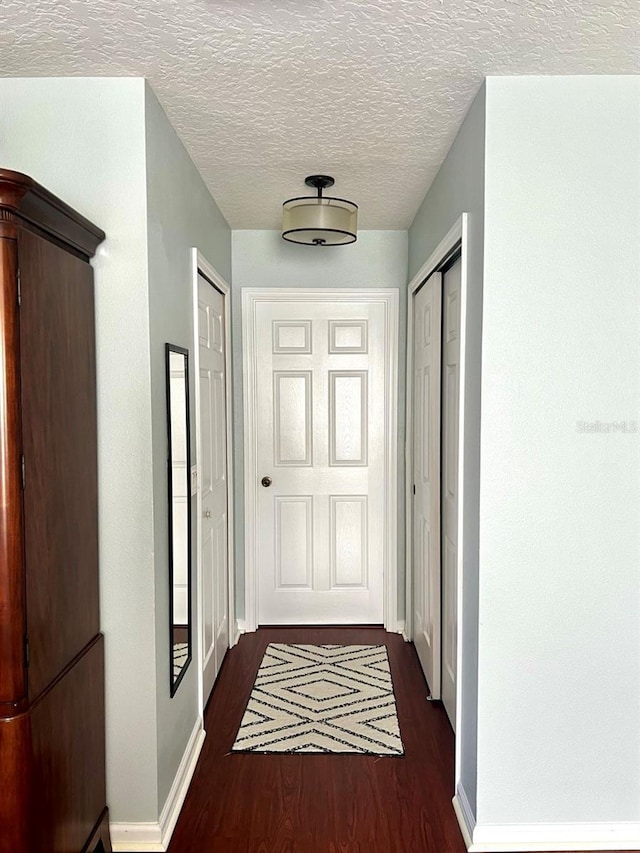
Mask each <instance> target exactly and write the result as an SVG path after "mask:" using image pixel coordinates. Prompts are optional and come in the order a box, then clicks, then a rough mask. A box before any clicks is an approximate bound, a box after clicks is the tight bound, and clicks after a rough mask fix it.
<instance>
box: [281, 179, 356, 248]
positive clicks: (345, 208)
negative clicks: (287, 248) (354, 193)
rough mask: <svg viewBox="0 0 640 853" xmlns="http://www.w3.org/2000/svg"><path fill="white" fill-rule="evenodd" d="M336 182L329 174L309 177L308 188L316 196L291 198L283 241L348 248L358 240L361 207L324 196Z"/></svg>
mask: <svg viewBox="0 0 640 853" xmlns="http://www.w3.org/2000/svg"><path fill="white" fill-rule="evenodd" d="M334 183H335V181H334V180H333V178H331V177H330V176H329V175H309V177H308V178H306V179H305V184H306V185H307V186H308V187H315V188H316V189H317V190H318V195H317V196H302V197H301V198H290V199H287V201H285V203H284V204H283V205H282V238H283V239H284V240H288V241H289V242H290V243H302V245H304V246H345V245H346V244H347V243H355V241H356V240H357V227H358V205H357V204H354V203H353V202H352V201H347V200H346V199H345V198H332V197H331V196H325V195H322V191H323V190H325V189H326V188H327V187H332V186H333V185H334Z"/></svg>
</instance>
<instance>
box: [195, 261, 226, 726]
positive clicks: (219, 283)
mask: <svg viewBox="0 0 640 853" xmlns="http://www.w3.org/2000/svg"><path fill="white" fill-rule="evenodd" d="M191 267H192V305H193V317H192V320H193V345H192V350H193V377H194V389H193V396H194V407H195V413H196V417H195V433H196V453H195V456H196V465H197V472H198V473H197V490H196V513H195V517H196V524H195V530H196V595H197V598H198V603H197V618H198V628H197V632H196V634H197V642H196V660H197V663H198V709H199V714H200V716H201V717H202V718H203V719H204V705H205V703H204V697H203V690H204V683H203V679H202V666H203V663H204V660H203V655H204V649H203V644H202V625H203V616H204V613H203V597H202V589H203V582H202V525H201V523H200V519H201V518H202V490H201V485H200V482H201V480H200V459H201V454H200V445H201V441H202V437H201V435H200V382H199V377H200V345H199V339H198V274H199V273H201V274H202V275H203V277H204V278H206V279H207V280H208V281H210V282H211V283H212V284H213V285H214V286H215V287H216V288H217V289H218V290H219V291H220V293H222V297H223V300H224V336H225V340H224V347H225V349H224V369H225V379H226V383H225V384H226V388H225V397H226V414H227V417H226V433H227V454H226V464H227V564H228V565H227V570H228V571H227V590H228V596H227V597H228V600H227V607H228V610H227V625H228V626H229V648H232V647H233V646H235V644H236V643H237V641H238V625H237V622H236V619H235V586H234V577H235V575H234V571H235V570H234V548H233V545H234V534H233V531H234V524H235V522H234V517H233V507H234V496H233V495H234V492H233V417H232V412H233V374H232V366H231V287H230V286H229V284H228V283H227V282H226V281H225V279H224V278H223V277H222V276H221V275H220V273H219V272H218V271H217V270H216V269H215V267H213V266H212V265H211V264H210V263H209V262H208V261H207V259H206V258H205V257H204V255H202V254H201V253H200V252H199V251H198V249H197V248H195V247H194V248H192V249H191ZM192 535H193V534H192Z"/></svg>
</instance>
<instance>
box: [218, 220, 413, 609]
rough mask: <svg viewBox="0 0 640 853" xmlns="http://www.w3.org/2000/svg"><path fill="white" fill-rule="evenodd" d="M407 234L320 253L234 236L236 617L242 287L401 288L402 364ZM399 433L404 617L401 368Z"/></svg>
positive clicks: (265, 235)
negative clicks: (236, 520)
mask: <svg viewBox="0 0 640 853" xmlns="http://www.w3.org/2000/svg"><path fill="white" fill-rule="evenodd" d="M406 281H407V232H406V231H361V232H360V234H359V235H358V240H357V242H356V243H353V244H352V245H350V246H344V247H336V248H330V249H315V248H310V247H308V246H296V245H294V244H293V243H287V242H285V241H284V240H283V239H282V237H281V234H280V232H279V231H234V232H233V299H232V303H233V304H232V323H233V328H232V334H233V367H234V377H235V379H234V389H233V417H234V455H235V460H234V468H235V512H236V519H239V520H240V521H239V522H238V523H237V525H236V541H235V548H236V551H235V554H236V615H237V616H238V617H240V618H242V617H243V616H244V530H243V525H242V523H241V520H242V518H243V516H244V508H243V507H244V480H243V478H244V464H243V411H242V317H241V301H240V289H241V288H243V287H336V288H358V287H362V288H372V287H396V288H399V289H400V366H401V368H402V365H403V364H404V353H405V349H406V313H407V306H406ZM398 400H399V412H400V418H399V424H398V429H399V434H398V465H399V468H398V473H399V482H398V495H399V499H400V500H399V507H400V509H399V513H398V532H399V537H398V588H399V593H398V607H399V614H398V615H399V617H400V618H402V619H403V618H404V583H405V577H404V536H403V531H404V461H403V460H404V417H403V414H402V413H403V412H404V405H405V402H404V401H405V384H404V371H403V370H402V369H401V370H400V385H399V396H398Z"/></svg>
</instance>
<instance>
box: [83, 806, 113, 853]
mask: <svg viewBox="0 0 640 853" xmlns="http://www.w3.org/2000/svg"><path fill="white" fill-rule="evenodd" d="M111 851H112V848H111V837H110V835H109V809H105V810H104V811H103V812H102V814H101V815H100V820H99V821H98V825H97V826H96V828H95V830H94V831H93V834H92V836H91V838H90V839H89V840H88V841H87V844H86V846H85V847H84V849H83V850H82V853H111Z"/></svg>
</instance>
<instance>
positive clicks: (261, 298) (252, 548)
mask: <svg viewBox="0 0 640 853" xmlns="http://www.w3.org/2000/svg"><path fill="white" fill-rule="evenodd" d="M292 301H295V302H300V303H311V302H326V303H331V304H334V305H335V306H336V320H337V321H338V324H337V325H336V327H335V334H334V335H333V338H332V344H333V346H334V347H337V348H338V351H339V352H353V351H354V350H356V351H358V352H366V349H365V348H366V329H364V328H361V327H358V328H357V329H355V328H353V327H354V324H353V323H352V322H350V323H349V324H348V325H349V326H350V327H351V328H348V329H347V328H344V329H343V327H342V325H341V322H340V321H341V318H340V305H341V304H343V303H351V304H353V303H354V302H361V303H376V304H381V305H382V306H383V307H384V328H385V335H384V337H385V340H384V353H385V359H384V360H385V377H384V385H385V394H384V417H385V432H386V435H387V444H386V447H385V449H384V471H385V479H386V482H387V483H388V489H387V490H386V494H385V498H384V504H385V505H384V515H385V518H386V519H387V525H388V526H387V529H386V531H385V542H384V553H383V565H384V570H383V571H384V581H383V584H384V587H383V588H384V609H383V613H384V626H385V628H386V629H387V630H388V631H394V632H395V631H399V630H401V628H402V626H401V625H400V623H399V621H398V600H397V580H398V567H397V563H398V529H397V515H398V492H397V489H398V346H399V322H398V307H399V291H398V290H397V289H395V288H380V289H357V290H342V289H340V290H338V289H326V288H322V289H320V288H304V289H303V288H247V287H245V288H242V357H243V411H244V511H245V566H244V574H245V583H244V588H245V618H244V623H243V629H244V630H245V631H255V630H256V628H257V627H258V571H257V567H258V553H257V548H258V535H257V525H258V489H259V482H258V477H257V476H256V473H257V467H256V466H257V459H258V443H257V435H258V408H257V376H256V359H257V356H258V342H257V328H256V307H257V306H258V304H259V303H261V302H271V303H274V302H275V303H277V302H292ZM283 342H284V340H283ZM292 344H298V345H300V346H305V345H306V340H305V339H304V338H303V337H300V339H299V340H298V339H295V340H292ZM280 345H282V343H280ZM339 464H344V463H339ZM349 464H351V465H353V464H354V462H353V461H351V462H350V463H349Z"/></svg>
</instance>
